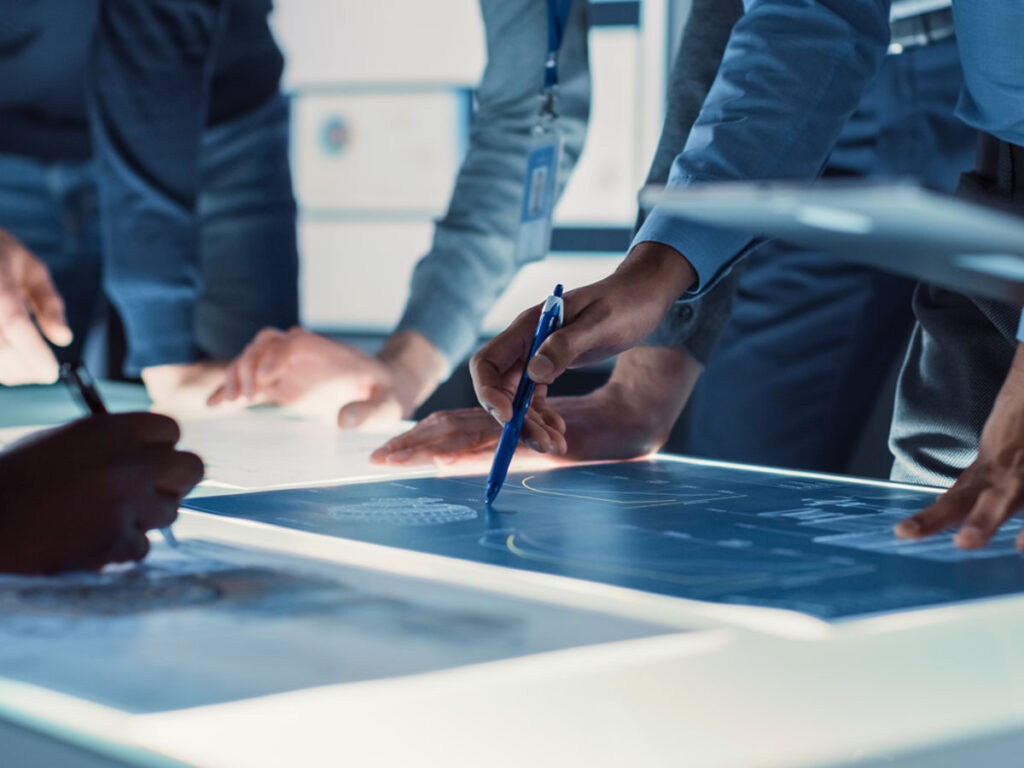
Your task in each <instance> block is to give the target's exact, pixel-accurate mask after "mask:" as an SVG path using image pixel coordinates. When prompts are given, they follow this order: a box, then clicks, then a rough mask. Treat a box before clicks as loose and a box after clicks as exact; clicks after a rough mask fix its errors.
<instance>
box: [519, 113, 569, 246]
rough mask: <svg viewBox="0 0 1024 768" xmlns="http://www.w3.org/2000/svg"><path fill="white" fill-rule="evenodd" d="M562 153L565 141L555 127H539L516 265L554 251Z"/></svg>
mask: <svg viewBox="0 0 1024 768" xmlns="http://www.w3.org/2000/svg"><path fill="white" fill-rule="evenodd" d="M561 154H562V145H561V140H560V138H559V135H558V132H557V131H556V130H554V126H550V127H546V128H540V127H538V129H537V131H536V133H535V135H534V139H533V144H532V146H531V148H530V154H529V156H528V159H527V163H526V180H525V183H524V184H523V210H522V214H521V216H520V222H519V236H518V238H517V239H516V254H515V259H516V264H524V263H526V262H530V261H539V260H540V259H543V258H546V257H547V255H548V251H550V250H551V219H552V216H553V214H554V211H555V190H556V188H557V182H558V165H559V160H560V159H561Z"/></svg>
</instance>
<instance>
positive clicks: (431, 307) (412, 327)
mask: <svg viewBox="0 0 1024 768" xmlns="http://www.w3.org/2000/svg"><path fill="white" fill-rule="evenodd" d="M439 288H440V287H439V286H438V287H434V288H432V289H431V290H413V291H412V292H411V293H410V294H409V301H408V303H407V304H406V305H405V311H404V312H403V313H402V319H401V320H400V321H399V322H398V326H397V328H396V331H415V332H416V333H418V334H420V335H421V336H423V337H424V338H425V339H426V340H427V341H429V342H430V343H431V344H433V345H434V347H436V348H437V350H438V351H439V352H440V353H441V354H442V355H444V359H445V361H446V362H447V363H448V370H447V371H446V372H445V374H444V378H448V376H450V375H451V372H452V371H453V370H454V368H455V366H457V365H458V364H459V363H461V362H462V361H463V360H464V359H465V358H466V357H467V356H468V355H469V353H470V352H471V351H472V350H473V347H474V346H475V345H476V342H477V338H478V333H477V325H478V323H477V320H476V318H475V317H474V315H473V313H472V312H471V311H466V310H465V309H464V308H463V307H464V302H461V301H460V300H459V297H458V296H448V295H446V293H445V291H444V290H443V288H441V289H439Z"/></svg>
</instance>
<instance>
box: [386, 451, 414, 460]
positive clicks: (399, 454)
mask: <svg viewBox="0 0 1024 768" xmlns="http://www.w3.org/2000/svg"><path fill="white" fill-rule="evenodd" d="M410 456H412V451H410V450H405V451H395V452H394V453H392V454H391V455H390V456H388V461H405V460H406V459H408V458H409V457H410Z"/></svg>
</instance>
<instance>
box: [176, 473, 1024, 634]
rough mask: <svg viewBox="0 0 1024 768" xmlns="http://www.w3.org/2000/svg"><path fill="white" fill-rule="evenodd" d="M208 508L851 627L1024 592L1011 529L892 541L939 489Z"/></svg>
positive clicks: (543, 493) (478, 487)
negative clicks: (894, 614)
mask: <svg viewBox="0 0 1024 768" xmlns="http://www.w3.org/2000/svg"><path fill="white" fill-rule="evenodd" d="M483 493H484V480H483V478H480V477H456V478H451V477H449V478H439V477H431V478H418V479H410V480H396V481H389V482H380V483H370V484H365V485H346V486H341V487H332V488H306V489H301V490H289V491H274V492H267V493H255V494H241V495H232V496H221V497H218V498H208V499H195V500H190V501H187V502H186V506H188V507H191V508H193V509H197V510H201V511H204V512H212V513H215V514H220V515H227V516H231V517H241V518H246V519H250V520H258V521H262V522H266V523H272V524H275V525H280V526H286V527H289V528H296V529H299V530H305V531H314V532H317V533H321V534H325V535H329V536H339V537H345V538H349V539H357V540H360V541H368V542H373V543H376V544H384V545H388V546H394V547H403V548H406V549H412V550H417V551H421V552H430V553H434V554H438V555H447V556H450V557H457V558H462V559H466V560H474V561H478V562H483V563H493V564H497V565H504V566H509V567H513V568H522V569H527V570H531V571H540V572H544V573H554V574H561V575H565V576H571V577H575V578H579V579H588V580H592V581H599V582H604V583H608V584H614V585H619V586H624V587H631V588H634V589H641V590H646V591H650V592H657V593H660V594H665V595H672V596H677V597H686V598H695V599H699V600H711V601H718V602H723V603H734V604H744V605H757V606H768V607H773V608H784V609H790V610H795V611H800V612H803V613H807V614H810V615H813V616H817V617H820V618H825V619H840V618H846V617H853V616H863V615H867V614H875V613H884V612H890V611H898V610H904V609H908V608H916V607H923V606H931V605H940V604H945V603H952V602H960V601H965V600H975V599H980V598H985V597H991V596H996V595H1004V594H1009V593H1013V592H1018V591H1024V556H1022V555H1020V554H1019V553H1017V552H1016V550H1015V549H1014V547H1013V540H1014V537H1015V536H1016V535H1017V533H1018V531H1019V523H1018V522H1016V521H1011V522H1010V523H1008V524H1007V525H1006V526H1004V528H1003V529H1002V530H1001V531H1000V532H999V533H998V534H997V535H996V536H995V537H994V539H993V541H992V543H991V544H990V545H989V546H988V547H987V548H985V549H981V550H974V551H964V550H959V549H957V548H956V547H955V546H954V545H953V543H952V536H951V534H949V533H944V534H941V535H939V536H936V537H933V538H931V539H924V540H920V541H900V540H898V539H896V538H895V537H894V536H893V533H892V527H893V525H895V524H896V523H897V522H899V521H900V520H901V519H903V518H904V517H906V516H907V515H908V514H911V513H913V512H915V511H918V510H920V509H922V508H924V507H925V506H927V505H928V504H930V503H931V501H932V500H933V499H934V498H935V493H934V492H931V491H927V490H913V489H905V488H899V487H888V486H883V485H879V484H870V483H858V482H850V481H846V480H841V479H830V478H822V477H818V476H811V477H805V476H800V475H795V474H793V475H791V474H785V473H781V474H780V473H777V472H776V473H772V472H765V471H758V470H753V469H749V470H748V469H740V468H735V467H724V466H711V465H704V464H699V463H687V462H679V461H671V460H650V461H639V462H627V463H618V464H604V465H590V466H579V467H566V468H560V469H554V470H548V471H544V472H538V473H535V474H514V475H510V476H509V478H508V480H507V481H506V483H505V488H504V490H503V491H502V493H501V496H500V497H499V498H498V501H497V503H496V505H495V508H494V509H493V510H488V509H487V508H486V507H485V505H484V504H483Z"/></svg>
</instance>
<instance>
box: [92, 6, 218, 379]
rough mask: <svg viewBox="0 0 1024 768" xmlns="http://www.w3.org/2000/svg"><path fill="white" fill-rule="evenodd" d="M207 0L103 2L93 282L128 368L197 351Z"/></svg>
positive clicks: (95, 65) (212, 29) (96, 75)
mask: <svg viewBox="0 0 1024 768" xmlns="http://www.w3.org/2000/svg"><path fill="white" fill-rule="evenodd" d="M225 9H226V3H223V2H218V1H217V0H173V1H172V0H103V2H102V3H101V7H100V13H99V18H98V21H97V31H96V38H95V41H94V44H93V49H92V52H91V54H90V59H89V64H88V72H87V76H86V92H87V100H88V108H89V122H90V128H91V131H92V136H93V145H94V156H95V163H96V171H97V174H96V177H97V187H98V191H99V203H100V215H101V220H102V226H103V239H104V259H105V263H104V273H105V277H104V281H105V283H106V286H107V290H108V292H109V295H110V298H111V300H112V302H113V304H114V306H115V307H116V309H117V311H118V313H119V314H120V316H121V319H122V320H123V322H124V325H125V330H126V332H127V338H128V360H127V364H126V368H127V372H128V373H130V374H136V373H138V372H139V371H140V370H141V369H143V368H147V367H150V366H162V365H167V364H172V363H190V362H194V361H195V360H197V359H199V357H200V352H199V349H198V346H197V344H196V340H195V335H194V333H193V314H194V311H195V307H196V303H197V300H198V296H199V290H200V275H199V254H198V226H197V218H196V198H197V195H198V187H199V169H198V158H199V148H200V140H201V136H202V130H203V126H204V125H205V121H206V114H207V104H208V99H209V89H210V81H211V76H212V66H213V60H214V56H213V54H214V51H215V48H216V44H217V38H218V35H219V33H220V31H221V27H222V25H223V16H224V12H225Z"/></svg>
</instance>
